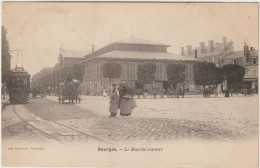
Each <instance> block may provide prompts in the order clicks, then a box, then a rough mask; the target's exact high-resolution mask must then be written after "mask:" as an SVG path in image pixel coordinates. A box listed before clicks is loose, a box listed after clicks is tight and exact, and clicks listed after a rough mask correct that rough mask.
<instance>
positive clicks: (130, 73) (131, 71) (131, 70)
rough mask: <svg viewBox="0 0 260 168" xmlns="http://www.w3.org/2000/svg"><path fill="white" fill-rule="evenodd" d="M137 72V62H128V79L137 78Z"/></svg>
mask: <svg viewBox="0 0 260 168" xmlns="http://www.w3.org/2000/svg"><path fill="white" fill-rule="evenodd" d="M135 76H136V72H135V63H134V62H129V64H128V71H127V79H128V80H135Z"/></svg>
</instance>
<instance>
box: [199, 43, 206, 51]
mask: <svg viewBox="0 0 260 168" xmlns="http://www.w3.org/2000/svg"><path fill="white" fill-rule="evenodd" d="M204 51H205V42H200V53H203V52H204Z"/></svg>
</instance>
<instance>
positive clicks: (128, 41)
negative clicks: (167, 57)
mask: <svg viewBox="0 0 260 168" xmlns="http://www.w3.org/2000/svg"><path fill="white" fill-rule="evenodd" d="M114 43H118V44H141V45H157V46H168V47H169V46H170V45H167V44H162V43H158V42H153V41H149V40H143V39H139V38H135V37H132V38H129V39H125V40H121V41H118V42H114Z"/></svg>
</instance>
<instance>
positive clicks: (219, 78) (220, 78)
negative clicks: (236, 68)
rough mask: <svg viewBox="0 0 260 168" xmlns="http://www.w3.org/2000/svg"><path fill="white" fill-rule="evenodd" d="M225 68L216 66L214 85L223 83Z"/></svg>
mask: <svg viewBox="0 0 260 168" xmlns="http://www.w3.org/2000/svg"><path fill="white" fill-rule="evenodd" d="M223 76H224V75H223V69H222V68H220V67H216V68H215V74H214V85H215V86H217V85H218V84H220V83H222V82H223V80H224V77H223Z"/></svg>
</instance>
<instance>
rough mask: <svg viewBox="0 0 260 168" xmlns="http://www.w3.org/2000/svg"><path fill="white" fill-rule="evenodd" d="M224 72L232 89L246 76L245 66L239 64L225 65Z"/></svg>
mask: <svg viewBox="0 0 260 168" xmlns="http://www.w3.org/2000/svg"><path fill="white" fill-rule="evenodd" d="M223 74H224V76H225V77H226V79H227V82H228V85H229V86H230V87H231V89H237V86H238V85H239V84H240V83H241V82H242V81H243V77H244V76H245V68H244V67H242V66H240V65H237V64H228V65H224V66H223Z"/></svg>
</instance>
